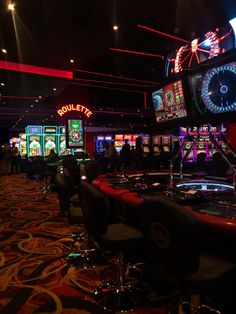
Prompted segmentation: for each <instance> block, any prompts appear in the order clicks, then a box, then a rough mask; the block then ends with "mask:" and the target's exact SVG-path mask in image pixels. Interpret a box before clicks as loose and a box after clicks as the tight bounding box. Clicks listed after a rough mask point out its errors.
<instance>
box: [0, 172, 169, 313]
mask: <svg viewBox="0 0 236 314" xmlns="http://www.w3.org/2000/svg"><path fill="white" fill-rule="evenodd" d="M42 185H43V182H42V181H37V180H32V181H31V180H28V179H26V178H25V175H24V174H18V175H11V176H2V177H0V187H1V188H0V313H4V314H6V313H7V314H13V313H14V314H16V313H17V314H30V313H63V314H69V313H71V314H72V313H73V314H75V313H81V314H87V313H105V312H104V311H102V310H100V309H98V307H97V306H96V304H95V303H94V301H93V297H92V293H93V291H94V288H95V287H96V286H98V285H99V284H100V283H101V281H100V271H101V270H100V268H99V267H96V268H92V269H87V270H84V269H81V268H78V267H72V266H69V265H68V264H67V263H66V260H65V256H66V255H67V254H68V253H69V252H71V250H72V249H71V247H72V240H71V233H72V230H73V226H72V225H70V224H69V223H68V221H67V219H66V218H64V217H62V216H60V211H59V205H58V201H57V195H56V194H54V193H50V194H43V193H42ZM132 313H139V314H141V313H142V314H143V313H147V314H151V313H158V314H163V313H166V312H165V311H164V310H161V309H156V308H148V309H137V310H136V311H134V312H132Z"/></svg>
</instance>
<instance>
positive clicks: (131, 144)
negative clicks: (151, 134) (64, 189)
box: [129, 134, 140, 150]
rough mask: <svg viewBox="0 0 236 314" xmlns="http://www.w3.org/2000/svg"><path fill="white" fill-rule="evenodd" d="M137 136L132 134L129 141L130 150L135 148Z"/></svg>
mask: <svg viewBox="0 0 236 314" xmlns="http://www.w3.org/2000/svg"><path fill="white" fill-rule="evenodd" d="M139 136H140V135H139V134H132V138H131V141H130V143H129V144H130V148H131V150H133V149H135V148H136V138H137V137H139Z"/></svg>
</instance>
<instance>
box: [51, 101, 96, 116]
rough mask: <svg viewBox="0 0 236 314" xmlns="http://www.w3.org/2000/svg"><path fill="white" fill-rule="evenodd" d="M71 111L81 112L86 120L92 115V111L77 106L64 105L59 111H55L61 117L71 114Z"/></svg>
mask: <svg viewBox="0 0 236 314" xmlns="http://www.w3.org/2000/svg"><path fill="white" fill-rule="evenodd" d="M71 111H78V112H81V113H83V114H84V115H85V116H86V117H87V118H89V117H91V115H92V114H93V113H92V111H90V110H89V109H88V108H87V107H85V106H82V105H79V104H68V105H64V106H62V107H61V108H60V109H59V110H57V113H58V114H59V115H60V116H61V117H62V116H63V115H64V114H65V113H67V112H71Z"/></svg>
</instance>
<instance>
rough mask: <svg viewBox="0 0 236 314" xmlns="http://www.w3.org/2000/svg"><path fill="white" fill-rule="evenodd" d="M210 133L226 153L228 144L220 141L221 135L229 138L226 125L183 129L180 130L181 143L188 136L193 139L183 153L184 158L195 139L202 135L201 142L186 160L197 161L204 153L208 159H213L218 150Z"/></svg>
mask: <svg viewBox="0 0 236 314" xmlns="http://www.w3.org/2000/svg"><path fill="white" fill-rule="evenodd" d="M210 133H211V134H212V135H213V136H214V138H215V139H216V140H217V142H218V144H219V145H220V146H221V147H222V149H223V150H224V151H225V150H226V148H227V147H226V144H225V143H223V142H222V140H221V139H220V134H221V133H222V134H223V135H224V136H227V128H226V126H225V125H223V124H221V125H218V126H211V125H208V124H205V125H202V126H200V127H189V128H186V127H181V128H180V143H182V142H183V141H184V139H185V137H186V136H187V134H188V135H190V137H191V140H189V141H187V143H186V145H185V147H184V149H183V150H182V152H181V154H182V157H183V156H184V155H185V154H186V153H187V151H188V149H189V148H190V147H191V145H192V142H193V141H194V139H195V138H196V137H197V136H198V134H200V139H199V141H198V142H197V143H196V145H195V147H194V148H193V149H192V150H191V152H190V154H189V155H188V157H187V159H186V160H189V161H191V160H192V161H195V160H196V159H197V155H198V154H199V153H202V152H203V153H205V154H206V158H207V159H211V158H212V156H213V155H214V154H215V153H216V151H217V150H216V148H215V146H214V144H213V143H212V142H211V141H210V139H209V134H210Z"/></svg>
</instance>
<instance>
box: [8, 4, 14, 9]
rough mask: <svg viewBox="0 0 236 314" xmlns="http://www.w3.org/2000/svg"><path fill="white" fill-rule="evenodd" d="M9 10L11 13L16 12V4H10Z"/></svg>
mask: <svg viewBox="0 0 236 314" xmlns="http://www.w3.org/2000/svg"><path fill="white" fill-rule="evenodd" d="M8 10H9V11H14V10H15V4H14V3H9V4H8Z"/></svg>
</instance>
